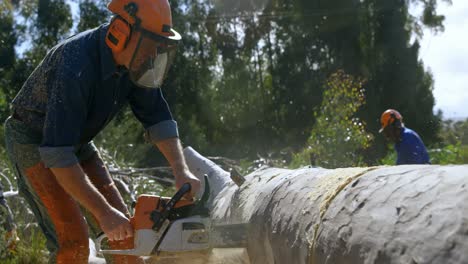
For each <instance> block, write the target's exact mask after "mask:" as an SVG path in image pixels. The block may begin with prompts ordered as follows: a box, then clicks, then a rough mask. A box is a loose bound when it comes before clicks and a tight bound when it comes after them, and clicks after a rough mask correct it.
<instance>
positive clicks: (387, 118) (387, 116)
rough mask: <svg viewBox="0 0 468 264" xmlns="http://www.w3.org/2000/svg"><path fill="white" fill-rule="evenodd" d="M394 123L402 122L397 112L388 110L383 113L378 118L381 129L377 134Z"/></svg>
mask: <svg viewBox="0 0 468 264" xmlns="http://www.w3.org/2000/svg"><path fill="white" fill-rule="evenodd" d="M396 121H400V122H402V121H403V117H402V116H401V114H400V113H399V112H398V111H397V110H394V109H388V110H386V111H385V112H383V113H382V116H381V117H380V124H381V125H382V128H381V129H380V130H379V133H382V131H383V130H384V129H385V128H386V127H387V126H389V125H391V124H393V123H395V122H396Z"/></svg>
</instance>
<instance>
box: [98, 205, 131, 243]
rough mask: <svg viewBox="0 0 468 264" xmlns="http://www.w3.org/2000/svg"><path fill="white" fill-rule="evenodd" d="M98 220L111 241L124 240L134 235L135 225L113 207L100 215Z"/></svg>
mask: <svg viewBox="0 0 468 264" xmlns="http://www.w3.org/2000/svg"><path fill="white" fill-rule="evenodd" d="M98 222H99V224H100V226H101V229H102V231H104V233H105V234H106V235H107V239H109V241H114V240H123V239H125V238H129V237H132V236H133V227H132V225H131V224H130V221H129V220H128V218H127V217H125V215H124V214H123V213H122V212H120V211H119V210H117V209H115V208H113V207H111V210H109V211H107V212H106V213H105V214H103V215H102V216H100V217H99V219H98Z"/></svg>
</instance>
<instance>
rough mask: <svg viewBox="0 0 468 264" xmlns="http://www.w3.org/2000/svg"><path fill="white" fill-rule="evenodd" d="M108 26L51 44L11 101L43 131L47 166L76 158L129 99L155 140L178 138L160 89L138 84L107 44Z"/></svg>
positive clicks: (24, 118)
mask: <svg viewBox="0 0 468 264" xmlns="http://www.w3.org/2000/svg"><path fill="white" fill-rule="evenodd" d="M107 28H108V25H103V26H101V27H99V28H96V29H92V30H88V31H85V32H82V33H80V34H78V35H75V36H73V37H71V38H69V39H67V40H65V41H64V42H62V43H60V44H58V45H57V46H55V47H54V48H52V49H51V50H50V51H49V52H48V54H47V56H46V57H45V58H44V60H43V61H42V62H41V63H40V64H39V66H38V67H37V68H36V69H35V70H34V72H33V73H32V74H31V76H30V77H29V78H28V80H27V81H26V82H25V84H24V85H23V87H22V89H21V91H20V92H19V93H18V95H17V96H16V98H15V99H14V100H13V102H12V106H13V107H12V108H13V111H15V112H16V113H17V115H19V116H20V117H21V120H22V121H24V122H25V123H26V124H27V125H28V126H29V127H30V128H31V129H32V130H35V131H37V132H38V133H40V135H41V138H42V141H41V142H40V144H39V152H40V156H41V159H42V161H44V163H45V165H46V166H47V167H68V166H70V165H73V164H75V163H77V162H78V159H77V158H76V155H75V153H76V150H77V148H78V147H79V146H82V145H84V144H87V143H88V142H90V141H91V140H92V139H93V138H94V137H95V136H96V135H97V134H98V133H99V132H100V131H101V130H102V129H103V128H104V127H105V126H106V125H107V124H108V123H109V122H110V121H111V120H112V119H113V117H114V116H115V115H116V114H117V113H118V112H119V110H120V109H121V108H122V107H123V106H125V105H126V104H127V103H129V104H130V107H131V109H132V111H133V113H134V114H135V116H136V117H137V119H138V120H139V121H140V122H141V123H142V124H143V126H144V128H145V129H146V130H147V132H148V134H149V136H150V139H151V140H152V141H154V142H157V141H159V140H163V139H166V138H171V137H177V136H178V132H177V123H176V122H175V121H174V120H173V118H172V115H171V112H170V110H169V107H168V105H167V102H166V100H165V99H164V97H163V95H162V93H161V90H160V89H145V88H140V87H137V86H136V85H134V84H133V83H132V82H131V81H130V79H129V75H128V71H127V70H126V69H124V68H122V67H118V66H117V65H116V64H115V63H114V59H113V56H112V52H111V50H110V49H109V47H108V46H107V45H106V44H105V35H106V32H107Z"/></svg>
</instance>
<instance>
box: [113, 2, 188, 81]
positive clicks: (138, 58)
mask: <svg viewBox="0 0 468 264" xmlns="http://www.w3.org/2000/svg"><path fill="white" fill-rule="evenodd" d="M107 7H108V9H109V10H110V11H111V12H112V13H114V14H115V15H116V16H115V17H114V18H113V19H112V22H111V24H110V26H109V30H108V32H107V36H106V43H107V45H108V46H109V47H110V48H111V49H112V50H113V51H114V52H117V53H118V52H121V51H123V50H124V49H125V47H126V45H127V42H128V41H129V39H130V37H131V34H132V32H139V33H140V37H139V39H138V42H137V46H136V48H135V51H134V53H133V55H132V59H131V61H130V65H129V73H130V79H131V80H132V81H133V82H134V83H135V84H137V85H138V86H141V87H144V88H158V87H159V86H161V84H162V82H163V80H164V78H165V76H166V74H167V72H168V71H169V68H170V65H171V63H172V60H173V58H174V55H175V49H176V47H177V44H178V42H179V41H180V40H181V39H182V37H181V36H180V34H179V33H177V31H175V30H174V29H173V28H172V15H171V7H170V5H169V2H168V0H112V1H111V2H110V3H109V5H108V6H107Z"/></svg>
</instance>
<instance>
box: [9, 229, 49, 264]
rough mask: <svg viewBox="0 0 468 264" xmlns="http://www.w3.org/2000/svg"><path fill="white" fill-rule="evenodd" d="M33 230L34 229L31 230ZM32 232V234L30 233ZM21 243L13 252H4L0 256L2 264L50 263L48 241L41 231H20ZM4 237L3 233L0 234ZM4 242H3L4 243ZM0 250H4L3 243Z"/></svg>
mask: <svg viewBox="0 0 468 264" xmlns="http://www.w3.org/2000/svg"><path fill="white" fill-rule="evenodd" d="M31 229H32V228H31ZM29 231H30V232H29ZM19 232H20V233H19V234H18V235H19V237H20V241H18V244H17V247H16V250H15V251H13V252H7V251H4V252H3V255H1V256H0V258H1V259H2V261H1V263H2V264H28V263H34V264H45V263H47V262H48V257H47V255H48V254H47V252H46V250H45V249H46V239H45V237H44V235H43V234H42V232H40V230H39V229H32V230H28V232H24V229H22V228H20V229H19ZM0 235H2V237H3V232H0ZM2 242H3V241H2ZM0 248H1V249H3V245H2V243H0Z"/></svg>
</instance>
